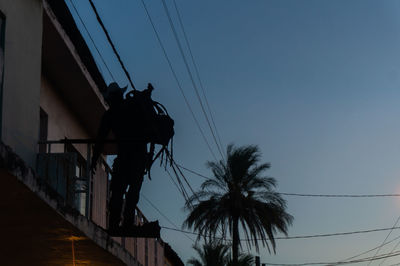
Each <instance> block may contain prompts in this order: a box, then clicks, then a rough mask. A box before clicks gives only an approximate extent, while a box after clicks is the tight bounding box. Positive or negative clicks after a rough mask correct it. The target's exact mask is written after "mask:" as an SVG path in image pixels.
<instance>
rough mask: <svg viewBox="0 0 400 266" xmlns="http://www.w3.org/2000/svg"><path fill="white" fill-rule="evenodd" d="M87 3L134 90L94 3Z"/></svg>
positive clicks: (90, 0) (133, 86) (90, 1)
mask: <svg viewBox="0 0 400 266" xmlns="http://www.w3.org/2000/svg"><path fill="white" fill-rule="evenodd" d="M89 3H90V6H91V7H92V9H93V11H94V13H95V15H96V19H97V21H98V23H99V24H100V26H101V28H102V29H103V31H104V33H105V35H106V37H107V41H108V42H109V43H110V45H111V48H112V50H113V52H114V54H115V56H116V57H117V59H118V62H119V64H120V65H121V67H122V70H123V71H124V73H125V75H126V77H127V78H128V81H129V83H130V84H131V86H132V89H133V90H136V88H135V85H133V81H132V78H131V76H130V75H129V72H128V70H127V69H126V67H125V64H124V62H122V59H121V56H120V55H119V53H118V51H117V49H116V48H115V45H114V43H113V42H112V40H111V37H110V34H109V33H108V31H107V29H106V27H105V26H104V23H103V21H102V20H101V17H100V15H99V13H98V12H97V9H96V6H95V5H94V3H93V1H92V0H89Z"/></svg>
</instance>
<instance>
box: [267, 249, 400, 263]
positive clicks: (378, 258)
mask: <svg viewBox="0 0 400 266" xmlns="http://www.w3.org/2000/svg"><path fill="white" fill-rule="evenodd" d="M399 255H400V252H396V253H394V254H382V255H379V256H377V257H366V258H362V259H358V260H351V261H344V262H306V263H290V264H283V263H265V265H273V266H307V265H324V264H329V265H344V264H350V263H359V262H372V261H376V260H381V259H385V258H392V257H396V256H399Z"/></svg>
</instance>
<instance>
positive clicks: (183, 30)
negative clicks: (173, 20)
mask: <svg viewBox="0 0 400 266" xmlns="http://www.w3.org/2000/svg"><path fill="white" fill-rule="evenodd" d="M173 3H174V6H175V10H176V13H177V15H178V20H179V24H180V25H181V28H182V32H183V36H184V38H185V41H186V45H187V47H188V50H189V54H190V57H191V58H192V62H193V66H194V69H195V73H196V76H197V78H198V80H199V84H200V87H201V89H202V92H203V97H204V99H205V102H206V106H207V109H208V112H209V113H210V117H211V122H212V123H213V125H214V129H215V132H216V134H217V137H218V140H219V144H220V145H221V147H223V145H222V142H221V138H220V135H219V133H218V128H217V126H216V125H215V121H214V118H213V113H212V111H211V108H210V105H209V103H208V100H207V97H206V94H205V89H204V86H203V82H202V80H201V78H200V74H199V70H198V67H197V63H196V61H195V60H194V56H193V53H192V49H191V48H190V43H189V40H188V37H187V35H186V30H185V27H184V26H183V20H182V17H181V14H180V12H179V8H178V6H177V4H176V1H175V0H173Z"/></svg>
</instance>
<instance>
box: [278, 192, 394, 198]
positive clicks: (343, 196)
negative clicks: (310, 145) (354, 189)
mask: <svg viewBox="0 0 400 266" xmlns="http://www.w3.org/2000/svg"><path fill="white" fill-rule="evenodd" d="M278 194H280V195H284V196H298V197H320V198H321V197H323V198H379V197H400V194H358V195H357V194H298V193H283V192H278Z"/></svg>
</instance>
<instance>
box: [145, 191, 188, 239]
mask: <svg viewBox="0 0 400 266" xmlns="http://www.w3.org/2000/svg"><path fill="white" fill-rule="evenodd" d="M140 194H141V196H142V197H143V198H144V199H145V200H146V201H147V203H149V204H150V206H151V207H153V208H154V209H155V210H156V211H157V212H158V213H159V214H161V216H162V217H164V219H165V220H167V221H168V222H169V223H170V224H171V225H172V226H173V227H175V228H176V229H178V226H177V225H176V224H175V223H174V222H172V221H171V220H170V219H169V218H168V217H167V216H166V215H165V214H164V213H162V212H161V211H160V209H158V208H157V206H156V205H155V204H153V203H152V202H151V201H150V200H149V199H148V198H147V197H146V196H145V195H143V194H142V193H140ZM184 235H185V236H186V237H187V238H188V239H189V240H191V241H192V242H193V243H194V242H195V241H194V240H193V239H192V238H191V237H189V236H188V235H187V234H184Z"/></svg>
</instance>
